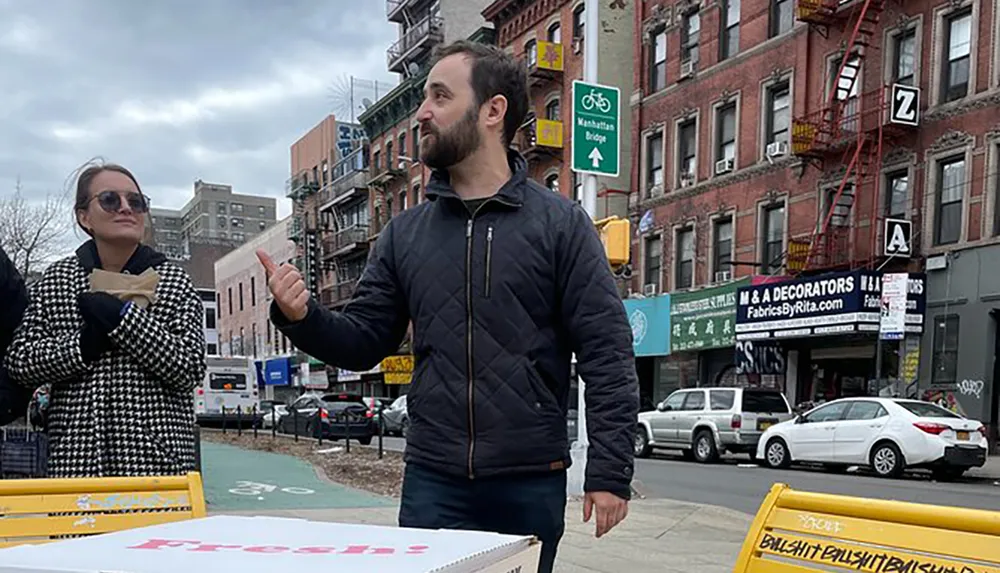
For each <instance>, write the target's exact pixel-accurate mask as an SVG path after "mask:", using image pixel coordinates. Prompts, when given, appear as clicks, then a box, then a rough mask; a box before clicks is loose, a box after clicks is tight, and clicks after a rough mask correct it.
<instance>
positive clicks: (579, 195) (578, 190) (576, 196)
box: [573, 171, 583, 201]
mask: <svg viewBox="0 0 1000 573" xmlns="http://www.w3.org/2000/svg"><path fill="white" fill-rule="evenodd" d="M573 200H574V201H583V177H582V176H581V175H580V174H579V173H577V172H576V171H574V172H573Z"/></svg>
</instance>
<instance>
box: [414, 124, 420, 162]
mask: <svg viewBox="0 0 1000 573" xmlns="http://www.w3.org/2000/svg"><path fill="white" fill-rule="evenodd" d="M413 160H414V161H420V126H419V125H418V126H417V127H414V128H413Z"/></svg>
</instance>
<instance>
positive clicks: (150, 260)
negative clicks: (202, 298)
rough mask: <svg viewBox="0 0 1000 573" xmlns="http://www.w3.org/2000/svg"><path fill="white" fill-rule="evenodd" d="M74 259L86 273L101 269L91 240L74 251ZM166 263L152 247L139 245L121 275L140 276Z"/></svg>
mask: <svg viewBox="0 0 1000 573" xmlns="http://www.w3.org/2000/svg"><path fill="white" fill-rule="evenodd" d="M76 257H77V259H79V260H80V265H82V266H83V268H84V270H86V271H87V272H88V273H90V272H92V271H93V270H94V269H101V268H103V266H102V265H101V257H100V256H98V254H97V243H95V242H94V240H93V239H91V240H89V241H87V242H86V243H84V244H82V245H80V248H78V249H77V250H76ZM166 261H167V257H166V255H163V254H162V253H159V252H157V251H156V250H154V249H153V248H152V247H148V246H146V245H141V244H140V245H139V247H138V248H136V250H135V252H134V253H132V256H131V257H129V260H128V262H127V263H125V267H124V268H123V269H122V273H123V274H129V275H141V274H142V273H143V272H145V271H146V269H149V268H152V267H155V266H158V265H161V264H163V263H165V262H166Z"/></svg>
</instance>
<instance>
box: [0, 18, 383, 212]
mask: <svg viewBox="0 0 1000 573" xmlns="http://www.w3.org/2000/svg"><path fill="white" fill-rule="evenodd" d="M349 6H350V7H349ZM395 36H396V31H395V28H394V26H393V25H392V24H389V23H388V22H387V21H386V19H385V4H384V1H383V0H365V1H363V2H349V0H280V1H276V0H146V1H141V2H140V1H135V0H47V1H46V2H36V1H33V0H0V85H2V86H3V87H2V89H0V126H2V127H0V197H2V196H4V195H6V194H9V193H12V192H13V189H14V187H15V182H16V180H17V178H18V176H19V177H20V180H21V185H22V190H23V192H24V193H25V194H27V195H35V194H37V195H44V194H45V193H46V192H53V191H55V192H58V191H62V190H63V189H65V188H66V180H67V177H68V176H69V175H70V174H71V173H72V172H73V171H74V169H76V168H77V167H78V166H79V165H80V164H81V163H84V162H85V161H87V160H88V159H90V158H92V157H95V156H101V157H104V158H105V159H107V160H108V161H114V162H117V163H122V164H124V165H126V166H127V167H129V168H130V169H132V170H133V171H134V172H135V174H136V176H137V177H138V178H139V182H140V184H142V186H143V190H144V191H145V192H146V194H147V195H149V196H150V197H151V198H152V202H153V204H154V205H156V206H160V207H168V208H177V207H180V206H182V205H183V204H184V203H185V202H186V201H187V200H188V199H189V198H190V197H191V195H192V186H193V182H194V181H195V180H196V179H203V180H205V181H210V182H218V183H229V184H232V185H233V186H234V188H235V190H236V191H237V192H239V193H249V194H259V195H270V196H274V197H279V198H282V197H283V196H284V184H285V180H286V179H287V178H288V170H289V153H288V150H289V146H290V145H291V144H292V143H293V142H294V141H295V140H296V139H298V138H299V137H300V136H301V135H302V134H304V133H305V132H306V131H308V130H309V129H310V128H311V127H312V126H314V125H315V124H317V123H318V122H319V121H321V120H322V119H323V117H325V116H326V114H328V113H331V112H335V111H336V110H337V109H338V108H339V107H340V104H341V102H343V101H344V98H343V93H344V92H345V91H346V90H345V89H344V86H346V85H349V84H348V78H349V77H351V76H352V75H353V76H354V77H358V78H363V79H366V80H369V81H372V80H374V81H379V82H386V84H385V86H383V87H382V89H383V91H384V90H385V89H387V88H391V86H392V84H394V83H395V81H396V80H395V77H394V76H393V75H391V74H389V73H387V72H386V69H385V67H386V61H385V51H386V48H388V47H389V44H391V43H392V41H393V40H394V39H395ZM344 113H347V111H346V109H345V110H344ZM338 115H339V114H338ZM279 205H280V206H281V208H280V210H279V215H284V214H287V213H288V212H289V210H290V205H289V204H288V201H286V200H280V201H279Z"/></svg>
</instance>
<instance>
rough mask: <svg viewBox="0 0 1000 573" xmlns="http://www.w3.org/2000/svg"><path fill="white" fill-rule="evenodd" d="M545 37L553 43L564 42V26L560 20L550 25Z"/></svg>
mask: <svg viewBox="0 0 1000 573" xmlns="http://www.w3.org/2000/svg"><path fill="white" fill-rule="evenodd" d="M545 37H546V38H547V39H548V41H550V42H552V43H553V44H561V43H562V27H561V26H560V25H559V23H558V22H557V23H555V24H552V25H551V26H549V30H548V32H546V34H545Z"/></svg>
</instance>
